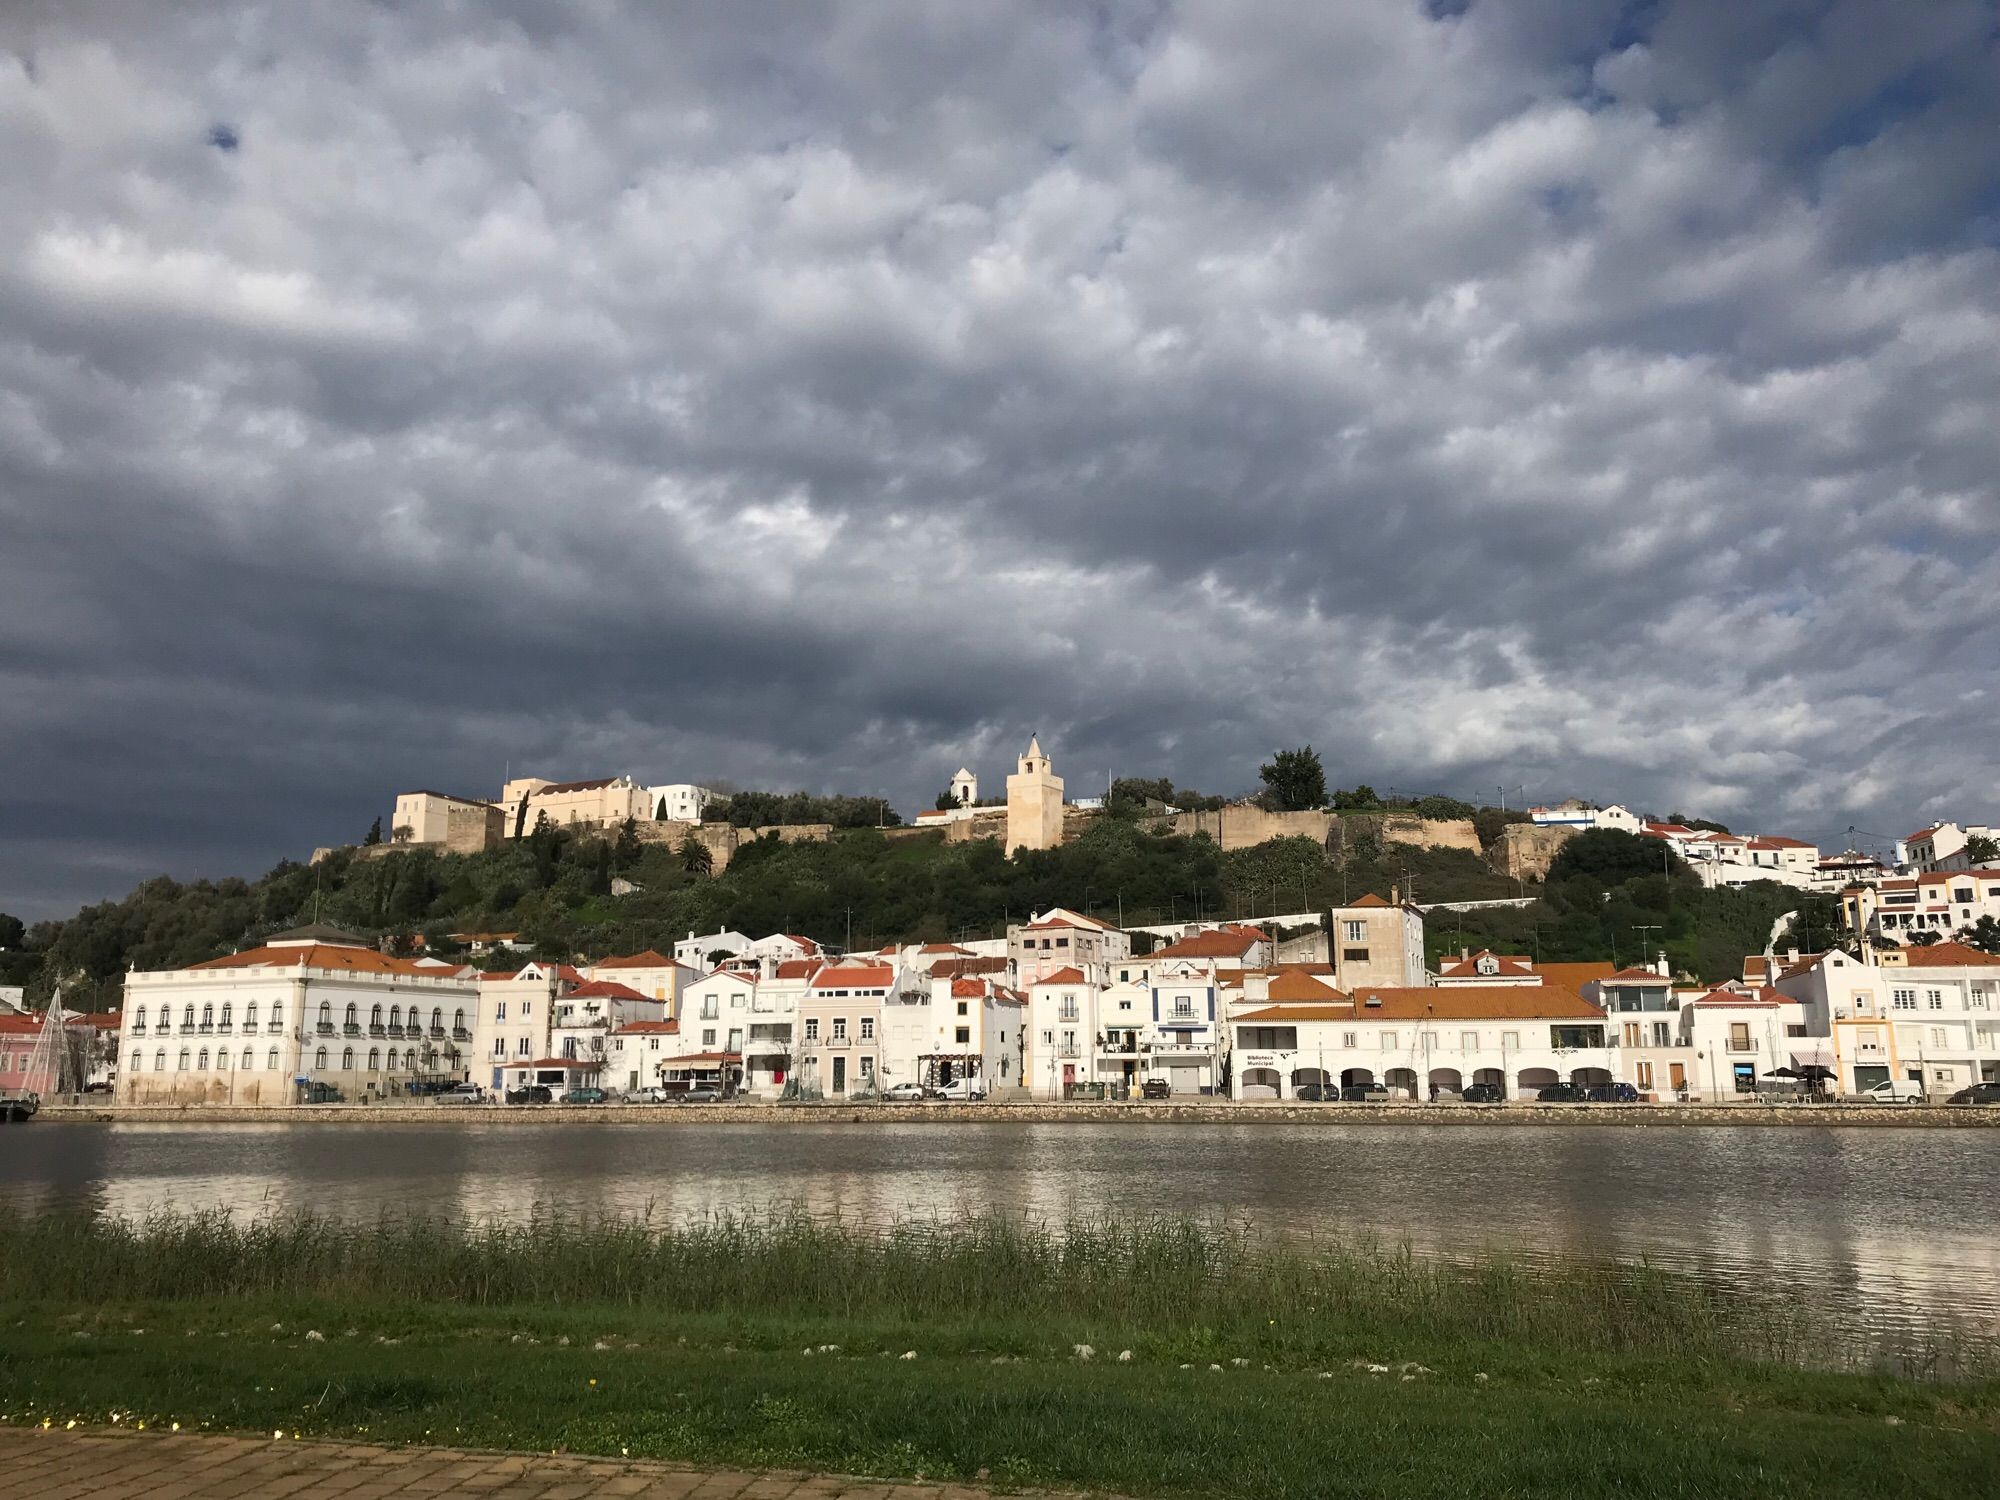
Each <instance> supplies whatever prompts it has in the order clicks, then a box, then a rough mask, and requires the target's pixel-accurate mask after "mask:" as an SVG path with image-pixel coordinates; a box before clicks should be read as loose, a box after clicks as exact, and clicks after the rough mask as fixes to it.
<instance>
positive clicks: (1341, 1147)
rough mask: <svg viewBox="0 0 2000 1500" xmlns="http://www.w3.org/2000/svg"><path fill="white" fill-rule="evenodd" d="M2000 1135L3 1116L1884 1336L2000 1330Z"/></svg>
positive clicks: (358, 1204) (682, 1201) (143, 1162)
mask: <svg viewBox="0 0 2000 1500" xmlns="http://www.w3.org/2000/svg"><path fill="white" fill-rule="evenodd" d="M1991 1142H1992V1137H1990V1136H1988V1135H1987V1134H1986V1132H1984V1131H1976V1130H1862V1129H1810V1130H1808V1129H1798V1130H1752V1129H1730V1128H1698V1127H1690V1128H1685V1129H1673V1130H1664V1129H1662V1130H1646V1129H1632V1128H1624V1127H1616V1126H1606V1127H1602V1128H1598V1127H1576V1126H1567V1127H1546V1128H1542V1127H1533V1126H1516V1127H1509V1128H1506V1129H1498V1128H1496V1129H1487V1130H1476V1129H1466V1128H1463V1127H1450V1126H1430V1127H1425V1126H1410V1127H1383V1126H1310V1125H1305V1126H1287V1125H1272V1124H1255V1125H1252V1124H1245V1125H1212V1126H1209V1125H1203V1126H1171V1127H1162V1126H1145V1125H1010V1124H995V1125H963V1124H937V1125H924V1124H912V1125H886V1126H883V1125H873V1126H865V1127H860V1128H857V1127H855V1126H853V1125H849V1124H833V1123H829V1124H825V1125H787V1126H779V1127H769V1128H760V1127H754V1126H731V1125H715V1126H705V1125H652V1126H649V1125H644V1124H636V1123H635V1124H630V1125H619V1124H616V1123H611V1122H607V1123H605V1124H603V1125H563V1126H550V1127H546V1128H540V1127H534V1126H522V1125H493V1124H483V1123H480V1122H478V1121H473V1120H465V1121H457V1120H454V1121H441V1122H439V1123H438V1124H437V1125H434V1126H433V1125H420V1126H412V1125H376V1126H371V1125H366V1124H355V1125H324V1124H320V1125H312V1126H298V1125H276V1124H245V1125H137V1124H134V1125H123V1124H120V1125H107V1126H98V1125H81V1124H78V1125H70V1124H62V1125H56V1124H38V1125H35V1126H32V1127H28V1128H24V1129H10V1130H8V1131H7V1132H6V1133H5V1134H4V1136H0V1210H4V1211H7V1212H13V1213H19V1212H24V1211H30V1210H40V1209H49V1208H54V1207H83V1208H89V1209H94V1210H100V1211H104V1212H109V1213H113V1214H120V1215H140V1214H144V1213H147V1212H149V1211H151V1210H155V1209H160V1208H178V1209H199V1208H227V1209H230V1210H232V1211H236V1212H240V1213H257V1212H262V1211H266V1210H274V1209H275V1210H284V1209H296V1208H304V1209H311V1210H314V1211H316V1212H320V1213H328V1214H337V1215H342V1216H346V1217H351V1218H352V1217H362V1218H372V1217H374V1216H375V1215H377V1214H379V1213H381V1212H383V1211H385V1210H387V1211H391V1212H395V1211H400V1210H403V1209H408V1210H411V1211H415V1212H419V1213H432V1214H436V1213H448V1214H455V1215H461V1216H465V1217H472V1218H481V1219H485V1218H501V1219H509V1220H518V1219H524V1218H526V1217H528V1216H529V1215H530V1214H531V1213H533V1212H535V1211H537V1210H540V1211H541V1212H543V1213H547V1212H549V1211H551V1210H557V1211H568V1212H580V1213H592V1214H597V1213H605V1214H639V1213H651V1214H652V1215H653V1216H654V1217H656V1218H670V1219H680V1218H687V1217H693V1216H701V1215H709V1214H716V1213H745V1212H750V1213H754V1212H759V1211H762V1210H765V1209H770V1208H785V1207H794V1206H795V1207H799V1208H802V1209H804V1211H806V1212H808V1213H811V1214H814V1215H816V1216H820V1217H829V1218H830V1217H835V1216H838V1217H839V1218H841V1219H844V1220H847V1221H849V1222H858V1223H863V1224H870V1225H878V1224H886V1223H889V1222H891V1221H893V1220H896V1219H902V1218H910V1217H923V1218H930V1217H949V1216H956V1215H965V1214H977V1213H993V1212H999V1213H1018V1214H1025V1215H1029V1216H1032V1217H1034V1218H1037V1219H1042V1220H1060V1219H1063V1218H1067V1217H1071V1216H1076V1215H1082V1216H1089V1217H1095V1216H1101V1215H1123V1216H1137V1215H1147V1214H1160V1213H1165V1214H1186V1215H1190V1216H1194V1217H1200V1218H1220V1219H1224V1220H1228V1221H1230V1222H1235V1223H1245V1224H1250V1225H1254V1226H1257V1227H1260V1228H1264V1229H1270V1230H1277V1231H1282V1232H1287V1233H1297V1232H1309V1233H1321V1234H1331V1235H1338V1236H1343V1237H1355V1238H1361V1237H1366V1238H1372V1239H1374V1240H1377V1241H1379V1242H1383V1243H1388V1244H1399V1243H1407V1244H1409V1245H1411V1246H1412V1247H1414V1248H1415V1249H1417V1250H1419V1251H1422V1252H1425V1253H1433V1254H1447V1255H1456V1254H1477V1253H1481V1252H1488V1251H1501V1252H1505V1253H1507V1254H1510V1255H1514V1256H1526V1257H1540V1256H1589V1257H1604V1256H1616V1257H1621V1258H1627V1259H1641V1258H1643V1259H1645V1260H1647V1261H1650V1262H1652V1263H1654V1264H1656V1265H1661V1266H1666V1267H1670V1268H1675V1269H1685V1270H1692V1271H1698V1272H1700V1273H1702V1274H1705V1275H1711V1276H1716V1277H1719V1278H1721V1279H1723V1280H1726V1281H1729V1280H1733V1281H1739V1282H1742V1283H1744V1284H1748V1285H1754V1286H1756V1287H1758V1288H1760V1289H1762V1288H1768V1286H1769V1285H1770V1283H1771V1280H1772V1278H1773V1277H1774V1276H1777V1277H1783V1278H1787V1279H1788V1280H1789V1281H1790V1282H1791V1283H1793V1284H1795V1285H1797V1286H1798V1287H1799V1289H1800V1290H1801V1292H1802V1293H1803V1294H1805V1295H1811V1296H1817V1297H1820V1298H1822V1299H1824V1300H1827V1301H1829V1302H1832V1303H1835V1304H1837V1305H1839V1306H1841V1307H1844V1308H1847V1309H1850V1310H1852V1311H1854V1312H1856V1313H1858V1314H1860V1315H1861V1316H1862V1317H1863V1318H1864V1319H1866V1320H1867V1321H1868V1322H1870V1323H1871V1324H1873V1325H1874V1326H1876V1327H1878V1328H1880V1329H1882V1330H1884V1331H1891V1330H1896V1329H1907V1328H1911V1327H1915V1326H1918V1325H1921V1324H1922V1323H1923V1322H1924V1321H1925V1320H1927V1319H1929V1318H1932V1317H1935V1316H1938V1315H1939V1314H1941V1313H1945V1312H1949V1313H1952V1314H1954V1315H1957V1316H1960V1317H1969V1318H1971V1319H1974V1320H1976V1321H1977V1322H1978V1323H1980V1324H1982V1325H1984V1326H1986V1327H1989V1328H1993V1329H1996V1330H2000V1274H1996V1273H2000V1246H1996V1243H1995V1240H1994V1237H1993V1235H1992V1233H1991V1224H1990V1217H1991V1215H1990V1208H1991V1205H1992V1204H1993V1203H1994V1202H1995V1201H2000V1192H1997V1191H1996V1188H2000V1181H1996V1179H2000V1169H1996V1164H1995V1163H1996V1155H1995V1152H1994V1150H1993V1148H1992V1144H1991Z"/></svg>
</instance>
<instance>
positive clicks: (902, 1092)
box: [882, 1083, 924, 1104]
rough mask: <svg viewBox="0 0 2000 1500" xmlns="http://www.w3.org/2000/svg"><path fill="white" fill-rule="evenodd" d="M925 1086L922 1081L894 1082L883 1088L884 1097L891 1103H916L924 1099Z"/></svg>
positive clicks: (886, 1101) (885, 1100)
mask: <svg viewBox="0 0 2000 1500" xmlns="http://www.w3.org/2000/svg"><path fill="white" fill-rule="evenodd" d="M923 1097H924V1086H923V1085H922V1084H921V1083H892V1084H890V1085H889V1087H887V1088H886V1089H884V1090H882V1098H883V1100H884V1102H885V1103H889V1104H914V1103H919V1102H921V1101H922V1099H923Z"/></svg>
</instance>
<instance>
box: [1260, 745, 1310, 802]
mask: <svg viewBox="0 0 2000 1500" xmlns="http://www.w3.org/2000/svg"><path fill="white" fill-rule="evenodd" d="M1257 775H1258V776H1259V777H1260V778H1261V779H1262V780H1263V783H1264V795H1265V798H1266V800H1267V801H1268V802H1269V803H1270V804H1271V805H1272V809H1273V811H1276V812H1302V811H1306V810H1308V809H1311V808H1316V807H1324V806H1325V805H1326V768H1325V767H1324V766H1322V765H1321V764H1320V760H1319V753H1318V752H1317V751H1316V750H1314V749H1313V747H1312V746H1310V745H1301V746H1299V748H1298V749H1296V750H1280V751H1279V752H1278V753H1277V754H1276V755H1275V756H1273V757H1272V759H1271V761H1270V763H1269V764H1268V765H1262V766H1259V767H1258V768H1257Z"/></svg>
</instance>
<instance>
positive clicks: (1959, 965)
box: [1902, 943, 2000, 969]
mask: <svg viewBox="0 0 2000 1500" xmlns="http://www.w3.org/2000/svg"><path fill="white" fill-rule="evenodd" d="M1902 951H1903V962H1904V963H1905V964H1907V965H1908V966H1909V967H1910V968H1912V969H1977V968H1988V967H1995V968H2000V953H1988V952H1986V951H1985V950H1984V949H1983V948H1974V947H1971V946H1969V945H1968V944H1965V943H1932V944H1931V945H1930V946H1929V947H1927V948H1905V949H1903V950H1902Z"/></svg>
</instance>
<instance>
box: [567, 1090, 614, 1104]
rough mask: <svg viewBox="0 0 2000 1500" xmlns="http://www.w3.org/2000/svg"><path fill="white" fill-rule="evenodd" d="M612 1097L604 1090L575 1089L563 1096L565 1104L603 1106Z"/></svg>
mask: <svg viewBox="0 0 2000 1500" xmlns="http://www.w3.org/2000/svg"><path fill="white" fill-rule="evenodd" d="M609 1097H610V1096H609V1095H607V1094H606V1093H605V1092H604V1090H603V1089H593V1088H573V1089H571V1090H569V1091H568V1092H567V1093H565V1094H564V1095H563V1096H562V1102H563V1103H565V1104H602V1103H603V1102H604V1101H605V1100H606V1099H607V1098H609Z"/></svg>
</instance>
